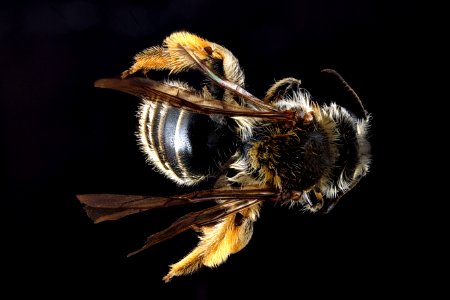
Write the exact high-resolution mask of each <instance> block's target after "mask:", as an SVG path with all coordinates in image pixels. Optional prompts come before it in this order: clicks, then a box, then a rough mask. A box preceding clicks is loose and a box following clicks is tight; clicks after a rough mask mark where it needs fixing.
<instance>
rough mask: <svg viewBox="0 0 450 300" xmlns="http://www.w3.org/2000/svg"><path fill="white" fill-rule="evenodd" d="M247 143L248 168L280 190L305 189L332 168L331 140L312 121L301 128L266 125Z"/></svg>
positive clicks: (265, 182) (259, 178) (262, 180)
mask: <svg viewBox="0 0 450 300" xmlns="http://www.w3.org/2000/svg"><path fill="white" fill-rule="evenodd" d="M255 137H256V138H255V139H254V140H253V141H252V142H250V143H249V149H248V157H249V168H250V169H251V171H250V172H249V173H250V174H252V176H255V177H256V178H257V180H258V181H260V182H261V183H262V184H269V185H272V186H275V187H276V188H278V189H279V190H283V191H290V190H307V189H309V188H311V187H312V186H314V185H315V184H316V183H317V182H318V181H319V180H320V179H321V178H322V176H324V174H327V173H328V172H329V170H330V169H331V168H332V164H333V161H332V155H331V150H330V146H329V144H330V142H329V141H328V137H327V136H326V134H325V133H324V132H323V131H322V130H321V129H320V127H318V126H317V124H313V123H311V124H310V125H309V126H304V127H303V128H300V127H297V128H280V127H274V126H269V127H266V128H264V127H263V129H262V130H260V132H258V133H257V134H256V135H255Z"/></svg>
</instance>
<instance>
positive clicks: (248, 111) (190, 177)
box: [77, 32, 371, 282]
mask: <svg viewBox="0 0 450 300" xmlns="http://www.w3.org/2000/svg"><path fill="white" fill-rule="evenodd" d="M163 70H165V71H168V72H169V76H170V77H172V76H175V75H177V74H181V73H184V72H187V71H190V70H196V71H200V74H202V75H203V76H204V78H205V80H204V82H202V83H201V84H199V87H193V86H191V85H189V84H188V83H186V82H184V81H181V80H176V79H170V80H169V79H168V80H165V81H155V80H152V79H150V78H148V76H142V75H141V76H138V75H140V74H143V75H148V73H149V72H150V71H163ZM323 72H325V73H327V74H331V75H333V76H334V77H335V78H337V79H338V81H339V82H340V83H342V85H343V86H344V88H346V89H347V90H348V92H349V93H350V94H351V95H352V96H353V98H354V99H356V102H357V104H358V107H359V108H360V109H361V112H362V117H360V118H359V117H356V116H355V115H354V114H353V113H351V112H350V111H348V110H347V109H345V108H344V107H342V106H340V105H338V104H336V103H331V104H323V105H319V104H318V103H317V102H316V101H313V100H312V98H311V96H310V94H309V92H308V91H307V90H305V89H303V88H302V87H301V82H300V80H298V79H295V78H285V79H282V80H280V81H278V82H276V83H275V84H274V85H273V86H271V87H270V88H269V90H268V91H267V93H266V95H265V96H264V97H263V98H262V99H259V98H257V97H255V96H253V95H252V94H250V93H249V92H248V91H246V90H245V89H244V86H245V78H244V72H243V70H242V68H241V67H240V65H239V62H238V60H237V58H236V57H235V56H234V55H233V54H232V53H231V52H230V51H229V50H228V49H227V48H225V47H223V46H221V45H219V44H216V43H213V42H210V41H208V40H206V39H204V38H201V37H199V36H197V35H195V34H192V33H189V32H175V33H172V34H171V35H170V36H168V37H167V38H166V39H165V40H164V42H163V44H162V45H161V46H154V47H150V48H148V49H145V50H143V51H142V52H140V53H138V54H137V55H136V56H135V57H134V63H133V64H132V66H131V67H130V68H129V69H128V70H126V71H124V72H123V73H122V74H121V78H109V79H100V80H97V81H96V82H95V86H96V87H99V88H107V89H113V90H118V91H121V92H125V93H129V94H132V95H135V96H137V97H139V98H140V99H141V100H142V103H141V105H140V108H139V113H138V118H139V130H138V133H137V137H138V140H139V144H140V147H141V149H142V151H143V152H144V153H145V155H146V157H147V160H148V162H149V163H150V164H151V165H152V166H153V167H154V169H155V170H157V171H158V172H160V173H162V174H163V175H165V176H166V177H168V178H170V179H171V180H172V181H174V182H175V183H176V184H178V185H180V186H196V185H200V184H201V183H204V182H206V181H208V182H209V183H210V187H209V188H206V189H199V190H196V191H194V192H189V193H185V194H181V195H173V196H144V195H115V194H84V195H77V197H78V199H79V201H80V202H81V203H83V204H84V208H85V210H86V212H87V214H88V216H89V217H90V218H91V219H92V220H93V221H94V222H95V223H98V222H103V221H108V220H117V219H120V218H123V217H125V216H128V215H132V214H136V213H139V212H143V211H148V210H151V209H156V208H165V207H171V206H176V205H187V204H195V203H202V202H208V201H210V202H212V203H214V205H211V206H209V207H207V208H205V209H201V210H197V211H193V212H190V213H188V214H186V215H184V216H183V217H181V218H179V219H178V220H176V221H175V222H174V223H173V224H172V225H170V226H169V227H168V228H166V229H164V230H162V231H160V232H157V233H154V234H152V235H150V236H149V237H148V238H147V241H146V242H145V244H144V245H143V246H142V247H141V248H140V249H138V250H136V251H134V252H131V253H130V254H129V256H131V255H134V254H136V253H138V252H140V251H142V250H144V249H147V248H149V247H151V246H153V245H155V244H157V243H160V242H162V241H164V240H167V239H170V238H172V237H174V236H175V235H178V234H180V233H182V232H185V231H187V230H189V229H193V230H195V231H196V232H198V234H199V239H200V241H199V242H198V245H197V246H196V247H195V248H194V249H193V250H192V251H191V252H190V253H188V254H187V255H186V256H185V257H184V258H182V259H181V260H180V261H179V262H177V263H175V264H172V265H171V266H170V271H169V272H168V274H167V275H166V276H164V277H163V280H164V281H165V282H169V281H170V280H171V279H172V278H173V277H175V276H181V275H187V274H191V273H193V272H195V271H197V270H199V269H200V268H201V267H203V266H207V267H216V266H218V265H220V264H222V263H223V262H225V261H226V260H227V258H228V257H229V256H230V255H231V254H233V253H236V252H238V251H240V250H242V249H243V248H244V247H245V246H246V245H247V244H248V242H249V241H250V238H251V236H252V232H253V223H254V222H255V221H256V220H257V218H258V215H259V212H260V209H261V206H262V204H263V202H276V203H282V204H285V203H286V204H291V205H293V204H299V205H301V207H302V208H303V209H304V210H305V211H309V212H313V213H316V212H319V213H322V212H323V213H328V212H329V211H330V210H331V209H332V208H333V207H334V206H335V205H336V203H337V202H338V201H339V199H341V198H342V196H343V195H345V194H346V193H347V192H348V191H350V190H351V189H352V188H353V187H355V185H356V184H357V183H358V182H359V181H360V179H361V178H362V177H364V176H365V175H366V173H367V172H368V171H369V166H370V161H371V157H370V144H369V141H368V131H369V125H370V120H371V117H370V115H369V114H368V113H367V112H366V110H365V109H364V107H363V105H362V102H361V100H360V99H359V97H358V96H357V94H356V93H355V92H354V90H353V89H352V88H351V87H350V86H349V85H348V84H347V82H346V81H345V80H344V79H343V78H342V77H341V76H340V75H339V74H338V73H337V72H336V71H334V70H331V69H326V70H323ZM194 190H195V189H194Z"/></svg>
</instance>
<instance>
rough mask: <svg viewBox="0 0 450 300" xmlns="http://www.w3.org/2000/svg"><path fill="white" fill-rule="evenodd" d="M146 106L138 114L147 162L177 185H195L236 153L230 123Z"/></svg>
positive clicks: (150, 104) (235, 144)
mask: <svg viewBox="0 0 450 300" xmlns="http://www.w3.org/2000/svg"><path fill="white" fill-rule="evenodd" d="M221 121H222V122H218V121H217V120H214V119H213V118H212V117H210V116H208V115H202V114H197V113H192V112H188V111H185V110H180V109H177V108H173V107H170V106H167V105H165V104H161V103H155V102H148V101H144V103H143V104H142V105H141V107H140V111H139V133H138V136H139V140H140V144H141V149H142V150H143V151H144V153H146V155H147V159H148V161H149V162H150V163H151V164H152V165H153V166H154V167H155V168H156V169H157V170H158V171H159V172H161V173H162V174H164V175H165V176H167V177H168V178H170V179H171V180H173V181H175V182H176V183H178V184H180V185H194V184H196V183H198V182H200V181H203V180H204V179H205V178H206V177H208V176H209V175H211V174H213V173H214V172H215V171H217V170H218V169H219V168H220V166H221V165H222V164H223V163H224V162H225V161H227V160H228V159H229V158H230V157H231V155H232V154H233V153H234V151H236V148H237V142H236V135H235V133H234V130H233V129H232V126H230V123H231V121H230V120H228V119H227V120H224V119H222V120H221Z"/></svg>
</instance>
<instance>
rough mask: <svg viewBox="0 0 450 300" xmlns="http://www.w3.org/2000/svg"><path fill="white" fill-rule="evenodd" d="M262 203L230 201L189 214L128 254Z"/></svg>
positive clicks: (153, 235) (255, 200) (250, 200)
mask: <svg viewBox="0 0 450 300" xmlns="http://www.w3.org/2000/svg"><path fill="white" fill-rule="evenodd" d="M261 201H262V199H244V200H230V201H225V202H223V203H220V204H217V205H215V206H213V207H210V208H206V209H203V210H200V211H196V212H191V213H188V214H186V215H184V216H183V217H181V218H179V219H178V220H176V221H175V222H174V223H172V225H170V226H169V227H168V228H166V229H164V230H162V231H160V232H157V233H154V234H152V235H150V236H149V237H148V238H147V241H146V242H145V244H144V246H142V247H141V248H140V249H138V250H136V251H134V252H131V253H130V254H128V256H132V255H135V254H137V253H139V252H141V251H143V250H145V249H147V248H150V247H151V246H153V245H155V244H158V243H160V242H162V241H165V240H168V239H170V238H172V237H174V236H176V235H177V234H180V233H182V232H184V231H186V230H188V229H191V228H192V229H196V228H197V229H198V228H200V227H204V226H208V225H211V224H214V223H215V222H217V221H219V220H220V219H223V218H225V217H226V216H228V215H230V214H233V213H236V212H238V211H240V210H242V209H244V208H247V207H249V206H252V205H254V204H256V203H258V202H261Z"/></svg>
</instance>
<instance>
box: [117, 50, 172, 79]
mask: <svg viewBox="0 0 450 300" xmlns="http://www.w3.org/2000/svg"><path fill="white" fill-rule="evenodd" d="M168 63H169V57H168V54H167V53H166V52H165V50H164V48H163V47H160V46H154V47H150V48H147V49H145V50H143V51H141V52H139V53H138V54H136V55H135V56H134V64H133V65H132V66H131V67H130V68H129V69H128V70H126V71H124V72H122V74H121V78H126V77H128V76H130V75H132V74H134V73H136V72H138V71H141V70H142V71H143V72H144V74H146V73H147V72H148V71H150V70H165V69H167V68H168V67H167V64H168Z"/></svg>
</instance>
